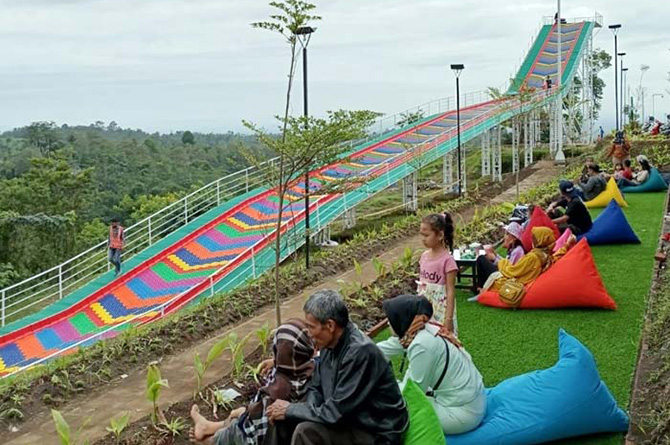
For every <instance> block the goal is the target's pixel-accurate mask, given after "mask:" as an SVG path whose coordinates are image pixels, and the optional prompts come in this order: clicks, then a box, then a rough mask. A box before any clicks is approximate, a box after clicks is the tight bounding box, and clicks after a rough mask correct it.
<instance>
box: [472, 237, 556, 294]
mask: <svg viewBox="0 0 670 445" xmlns="http://www.w3.org/2000/svg"><path fill="white" fill-rule="evenodd" d="M531 234H532V239H533V248H532V249H531V251H530V252H528V253H527V254H526V255H524V257H523V258H521V259H520V260H519V261H518V262H517V263H516V264H511V263H510V261H509V260H506V259H502V260H500V261H499V262H498V272H496V273H493V274H491V276H489V279H488V280H486V283H484V286H483V287H482V290H483V291H485V290H488V289H491V290H494V291H498V290H500V288H501V287H502V286H503V285H504V284H505V282H506V281H507V280H516V281H518V282H520V283H521V284H523V285H524V286H527V285H529V284H530V283H532V282H533V281H535V279H536V278H537V277H539V276H540V274H541V273H542V272H544V271H545V270H547V269H548V268H549V267H550V266H551V265H552V264H553V263H554V257H553V255H552V250H553V248H554V245H555V244H556V237H555V236H554V231H553V230H551V229H550V228H549V227H533V228H532V229H531Z"/></svg>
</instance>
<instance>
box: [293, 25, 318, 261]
mask: <svg viewBox="0 0 670 445" xmlns="http://www.w3.org/2000/svg"><path fill="white" fill-rule="evenodd" d="M314 31H316V28H312V27H311V26H301V27H299V28H298V29H297V30H296V32H295V34H296V36H297V37H298V40H299V41H300V45H301V46H302V90H303V95H302V100H303V115H304V116H305V125H307V116H308V115H309V114H308V112H307V45H308V44H309V41H310V39H311V38H312V33H313V32H314ZM309 168H310V166H307V168H306V169H305V267H306V268H307V269H309V239H310V236H309Z"/></svg>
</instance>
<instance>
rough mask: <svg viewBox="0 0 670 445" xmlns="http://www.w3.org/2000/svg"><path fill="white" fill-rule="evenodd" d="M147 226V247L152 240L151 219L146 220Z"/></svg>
mask: <svg viewBox="0 0 670 445" xmlns="http://www.w3.org/2000/svg"><path fill="white" fill-rule="evenodd" d="M147 224H148V225H149V228H148V230H149V245H151V240H152V237H151V217H149V219H147Z"/></svg>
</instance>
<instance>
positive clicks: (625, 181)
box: [616, 178, 639, 188]
mask: <svg viewBox="0 0 670 445" xmlns="http://www.w3.org/2000/svg"><path fill="white" fill-rule="evenodd" d="M616 185H617V187H619V188H623V187H637V186H638V185H639V184H637V183H635V182H633V181H630V180H628V179H626V178H621V179H619V180H618V181H617V182H616Z"/></svg>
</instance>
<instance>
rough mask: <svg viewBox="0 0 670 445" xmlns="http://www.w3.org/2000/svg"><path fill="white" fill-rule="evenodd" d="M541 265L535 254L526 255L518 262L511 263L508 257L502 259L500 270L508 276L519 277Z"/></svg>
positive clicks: (499, 265)
mask: <svg viewBox="0 0 670 445" xmlns="http://www.w3.org/2000/svg"><path fill="white" fill-rule="evenodd" d="M539 266H540V263H539V260H538V259H537V257H536V256H535V255H525V256H524V257H523V258H521V259H520V260H519V262H518V263H516V264H511V263H510V261H509V260H506V259H502V260H500V262H499V263H498V270H499V271H500V273H502V274H503V275H504V276H505V277H507V278H518V277H522V276H524V275H526V274H527V273H528V271H529V270H533V269H534V268H537V267H539Z"/></svg>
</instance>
